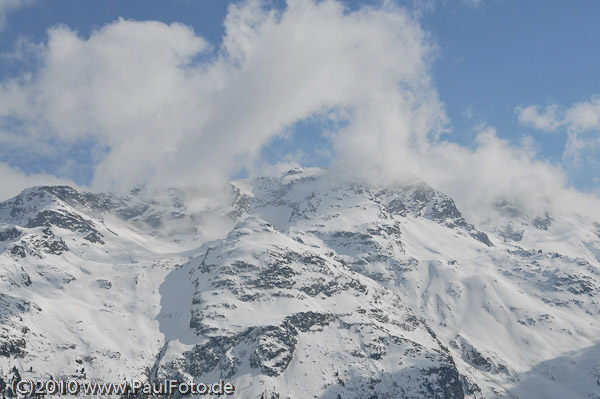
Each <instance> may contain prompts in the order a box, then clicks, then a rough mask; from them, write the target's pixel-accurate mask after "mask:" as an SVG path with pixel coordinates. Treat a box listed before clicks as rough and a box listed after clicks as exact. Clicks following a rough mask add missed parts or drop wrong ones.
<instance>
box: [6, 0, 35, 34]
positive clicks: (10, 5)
mask: <svg viewBox="0 0 600 399" xmlns="http://www.w3.org/2000/svg"><path fill="white" fill-rule="evenodd" d="M33 2H34V0H0V32H1V31H3V30H4V29H5V28H6V15H7V14H8V13H9V12H11V11H13V10H15V9H17V8H20V7H25V6H28V5H31V4H32V3H33Z"/></svg>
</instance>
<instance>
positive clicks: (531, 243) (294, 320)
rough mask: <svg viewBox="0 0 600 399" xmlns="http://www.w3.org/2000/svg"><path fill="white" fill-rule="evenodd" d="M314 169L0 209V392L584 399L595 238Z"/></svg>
mask: <svg viewBox="0 0 600 399" xmlns="http://www.w3.org/2000/svg"><path fill="white" fill-rule="evenodd" d="M482 220H483V222H480V223H479V224H474V223H473V222H472V221H470V220H468V219H467V218H466V217H465V216H464V215H463V213H461V211H460V209H459V207H457V205H456V203H455V202H454V201H453V199H452V198H450V197H449V196H448V195H446V194H444V193H442V192H439V191H437V190H435V189H433V188H432V187H430V186H428V185H427V184H426V183H424V182H422V181H418V180H414V181H410V182H405V183H403V184H398V185H394V186H388V187H377V186H374V185H369V184H367V183H364V182H363V183H361V182H357V181H346V180H343V179H339V178H335V177H334V176H332V175H331V174H330V173H328V171H326V170H323V169H295V170H291V171H289V172H287V173H285V174H283V175H281V176H277V177H263V178H255V179H247V180H236V181H233V182H231V185H230V187H229V191H228V193H227V194H226V195H220V196H218V198H217V197H215V196H214V195H213V194H207V193H203V192H202V190H198V189H195V190H189V189H185V188H169V189H150V188H147V187H143V188H140V189H137V190H133V191H131V192H129V193H87V192H78V191H76V190H75V189H73V188H70V187H33V188H30V189H27V190H25V191H23V192H22V193H21V194H19V195H18V196H16V197H14V198H12V199H10V200H7V201H5V202H2V203H0V371H1V373H0V375H1V376H3V377H4V380H7V379H8V378H10V377H11V376H12V375H13V374H14V373H15V370H16V371H17V372H18V374H19V376H20V378H23V379H29V378H32V379H38V378H46V379H48V378H55V379H77V380H81V381H106V382H112V381H115V382H118V381H123V380H124V379H125V380H132V379H136V380H141V381H146V382H155V381H163V380H164V379H165V378H166V379H177V380H180V381H189V380H193V381H196V382H206V383H212V382H215V381H218V380H220V379H222V380H224V381H227V382H230V383H232V384H233V385H234V386H235V395H234V397H241V398H256V399H260V398H262V399H264V398H280V399H284V398H291V399H303V398H331V399H376V398H381V399H383V398H414V399H417V398H439V399H441V398H449V399H455V398H473V399H475V398H477V399H479V398H523V399H531V398H540V399H542V398H600V360H599V359H600V323H598V319H599V316H600V302H599V298H600V268H599V266H600V227H599V226H600V221H597V220H588V219H587V218H585V217H583V216H581V215H576V214H573V215H564V214H554V213H552V211H551V210H548V211H544V212H542V213H540V214H528V213H527V211H525V210H523V209H521V208H520V207H519V205H518V204H513V203H510V202H508V201H506V200H502V199H499V200H498V202H497V203H496V205H495V206H494V207H493V209H492V210H491V211H490V213H489V215H487V217H486V218H482Z"/></svg>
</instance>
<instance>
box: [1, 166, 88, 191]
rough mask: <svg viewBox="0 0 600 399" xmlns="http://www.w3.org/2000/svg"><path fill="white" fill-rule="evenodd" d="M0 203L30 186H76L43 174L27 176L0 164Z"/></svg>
mask: <svg viewBox="0 0 600 399" xmlns="http://www.w3.org/2000/svg"><path fill="white" fill-rule="evenodd" d="M0 182H2V184H0V201H4V200H6V199H9V198H11V197H14V196H15V195H17V194H19V193H20V192H21V191H22V190H24V189H26V188H28V187H32V186H43V185H69V186H71V187H77V185H76V184H75V183H74V182H73V181H71V180H68V179H60V178H57V177H56V176H52V175H48V174H45V173H37V174H27V173H25V172H23V171H22V170H20V169H18V168H14V167H11V166H10V165H8V164H6V163H4V162H0Z"/></svg>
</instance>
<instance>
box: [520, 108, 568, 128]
mask: <svg viewBox="0 0 600 399" xmlns="http://www.w3.org/2000/svg"><path fill="white" fill-rule="evenodd" d="M515 111H516V112H517V114H518V117H519V123H521V124H522V125H525V126H531V127H533V128H534V129H538V130H546V131H556V129H557V128H558V127H559V126H561V125H562V124H563V121H562V120H559V118H560V116H559V114H558V106H557V105H556V104H552V105H548V106H546V108H544V109H543V110H542V109H541V108H540V106H538V105H530V106H528V107H525V106H518V107H517V108H516V110H515Z"/></svg>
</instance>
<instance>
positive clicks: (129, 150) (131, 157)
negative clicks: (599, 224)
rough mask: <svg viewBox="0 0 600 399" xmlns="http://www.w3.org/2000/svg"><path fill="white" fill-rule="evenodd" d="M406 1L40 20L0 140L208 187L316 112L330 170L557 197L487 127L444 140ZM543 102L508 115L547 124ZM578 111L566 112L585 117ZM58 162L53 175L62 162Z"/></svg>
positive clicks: (103, 175) (104, 180)
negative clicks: (328, 125)
mask: <svg viewBox="0 0 600 399" xmlns="http://www.w3.org/2000/svg"><path fill="white" fill-rule="evenodd" d="M413 15H414V14H411V13H410V12H407V11H405V10H404V9H403V8H401V7H399V6H397V5H395V3H393V2H383V3H382V4H380V5H378V6H365V7H362V8H360V9H358V10H356V11H349V10H347V9H346V8H345V7H344V5H343V4H342V3H341V2H339V1H334V0H324V1H318V2H317V1H312V0H289V1H288V3H287V7H286V8H285V9H283V10H281V11H276V10H273V9H270V8H269V7H266V6H265V4H264V3H263V2H260V1H252V0H250V1H246V2H241V3H234V4H232V5H230V7H229V10H228V14H227V17H226V20H225V28H226V33H225V36H224V38H223V44H222V46H221V47H220V48H218V49H215V48H212V47H211V46H210V44H209V43H207V42H206V41H205V40H204V39H203V38H201V37H199V36H197V35H196V34H195V33H194V32H193V30H192V29H191V28H189V27H187V26H184V25H181V24H176V23H175V24H171V25H167V24H163V23H160V22H138V21H128V20H123V19H120V20H118V21H115V22H113V23H111V24H108V25H106V26H104V27H101V28H99V29H97V30H96V31H94V32H93V33H92V34H91V35H90V36H89V37H87V38H86V37H82V36H81V35H79V34H77V32H74V31H73V30H71V29H70V28H68V27H66V26H58V27H54V28H52V29H51V30H50V31H49V38H48V42H47V43H44V44H43V45H42V46H41V47H40V46H39V45H36V44H32V45H30V46H23V48H24V49H27V48H30V49H34V54H33V55H30V56H34V57H37V59H38V60H39V65H40V67H39V69H36V70H35V71H32V72H26V73H23V74H21V75H19V76H17V77H14V78H13V79H10V80H5V81H4V82H2V83H1V87H0V140H4V141H5V142H7V143H11V146H12V147H11V148H15V149H16V150H19V149H20V150H22V151H25V147H26V146H27V143H33V142H37V143H43V145H41V146H38V147H31V148H29V151H39V152H40V154H42V151H48V150H47V149H46V150H43V148H54V149H55V151H54V153H55V154H59V155H60V156H63V157H65V158H69V156H70V155H69V154H70V153H69V152H68V151H67V152H65V150H64V148H72V147H74V146H76V145H81V142H85V143H88V145H91V146H93V147H94V149H93V151H91V152H90V153H92V154H94V156H93V158H94V159H93V179H92V181H91V184H92V186H93V187H95V188H99V189H111V188H115V187H116V188H126V187H130V186H132V185H138V184H142V183H154V184H160V185H179V184H187V185H190V184H192V185H196V186H211V187H214V186H218V185H219V184H221V183H223V182H226V181H227V180H228V179H229V178H230V176H231V175H232V173H235V172H236V171H237V170H239V169H240V168H242V167H246V168H247V169H249V170H256V169H257V168H258V169H262V170H263V171H264V170H265V169H268V170H270V171H273V170H277V169H278V168H279V167H280V166H281V165H279V166H262V167H261V165H264V160H261V159H260V151H261V148H262V147H263V146H264V145H265V143H268V142H269V141H270V140H272V139H273V138H274V137H277V136H278V135H281V134H285V132H289V130H290V127H291V126H293V125H294V124H295V123H297V122H298V121H302V120H306V119H307V118H311V117H314V116H315V115H318V116H319V118H321V119H322V120H324V121H325V122H327V121H330V122H333V125H335V126H338V127H339V128H336V129H333V131H332V132H330V133H329V134H330V137H331V140H332V142H333V150H334V155H333V161H332V167H331V169H332V173H342V172H341V171H343V173H346V174H349V175H351V176H352V177H359V178H363V179H365V180H369V181H371V182H379V183H382V184H383V183H389V182H393V181H398V180H399V179H401V178H403V177H406V176H415V175H416V176H420V177H423V178H424V179H425V180H426V181H428V182H430V183H431V184H433V185H434V186H436V187H437V188H440V189H442V190H444V191H446V192H448V193H449V194H451V195H453V196H454V197H456V198H457V200H458V201H459V204H462V205H464V207H466V208H468V209H478V208H481V207H483V206H487V207H489V205H490V204H491V203H492V202H493V201H495V200H496V199H498V198H499V197H503V198H506V199H509V200H513V201H514V202H519V201H520V202H522V203H524V204H527V203H532V205H531V206H534V204H533V203H537V202H539V201H542V200H544V198H558V197H559V198H567V197H569V196H570V195H571V194H569V193H571V191H569V190H567V189H565V188H564V187H565V179H564V175H563V174H562V172H561V170H560V169H557V168H555V167H553V166H552V165H550V164H548V163H545V162H542V161H537V160H536V159H535V158H536V156H535V153H534V152H533V151H532V150H530V149H527V150H523V149H515V148H513V147H511V146H509V145H508V144H507V143H505V142H503V141H502V140H500V139H498V138H497V137H496V134H495V132H493V130H491V129H489V128H487V129H484V130H483V131H482V132H480V134H479V141H478V143H477V145H476V146H475V148H474V149H467V148H464V147H461V146H459V145H456V144H452V143H449V142H447V141H445V139H446V136H445V135H446V134H447V130H448V129H447V125H448V118H447V116H446V113H445V111H444V106H443V104H442V102H441V101H440V99H439V97H438V94H437V91H436V89H435V87H434V86H433V84H432V79H431V75H430V67H431V64H432V61H433V59H434V58H435V55H436V46H435V44H433V43H432V42H431V40H430V38H429V36H428V35H427V33H426V32H424V31H423V30H422V29H421V27H420V25H419V22H418V20H416V19H415V17H414V16H413ZM550 111H551V110H550ZM550 111H549V110H548V109H546V110H544V111H540V110H539V109H537V108H534V109H531V110H529V111H524V112H523V114H524V115H525V116H523V118H524V121H525V123H533V124H536V123H537V124H538V125H539V126H546V127H552V126H553V125H552V123H549V122H544V118H545V119H548V120H549V119H551V118H550V117H551V116H552V115H551V113H549V112H550ZM556 112H558V111H556ZM589 112H590V111H589V110H587V109H583V108H582V109H581V110H580V111H578V112H577V113H575V112H574V113H573V115H575V114H577V115H580V116H579V118H580V121H582V122H581V123H582V124H584V122H583V121H585V126H590V125H591V124H593V123H594V122H593V119H592V118H591V117H590V116H589ZM566 114H568V115H570V114H569V113H568V112H567V113H566ZM582 115H585V117H584V116H582ZM544 123H546V124H545V125H544ZM560 123H561V124H562V122H560ZM582 126H583V125H582ZM50 153H52V151H50ZM42 155H43V154H42ZM44 156H50V155H44ZM55 157H56V155H55ZM284 161H285V162H288V163H289V162H292V163H293V160H290V159H286V160H284ZM65 165H66V166H65V167H64V168H62V169H61V170H62V171H63V173H64V176H66V177H69V176H70V175H69V167H68V165H74V166H72V167H75V168H76V167H77V162H74V161H73V159H67V160H66V161H65ZM536 201H537V202H536ZM556 201H558V200H556ZM556 201H555V202H556Z"/></svg>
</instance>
